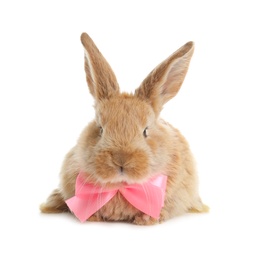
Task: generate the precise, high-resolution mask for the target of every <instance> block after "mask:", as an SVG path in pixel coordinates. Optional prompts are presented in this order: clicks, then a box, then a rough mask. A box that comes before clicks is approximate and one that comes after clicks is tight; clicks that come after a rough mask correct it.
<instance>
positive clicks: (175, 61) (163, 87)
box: [135, 42, 194, 114]
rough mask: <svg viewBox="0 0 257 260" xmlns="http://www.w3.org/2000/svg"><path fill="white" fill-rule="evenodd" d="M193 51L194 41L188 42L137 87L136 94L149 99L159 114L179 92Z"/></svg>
mask: <svg viewBox="0 0 257 260" xmlns="http://www.w3.org/2000/svg"><path fill="white" fill-rule="evenodd" d="M193 52H194V43H193V42H188V43H186V44H185V45H184V46H182V47H181V48H180V49H178V50H177V51H176V52H174V53H173V54H172V55H171V56H169V57H168V58H167V59H166V60H164V61H163V62H162V63H161V64H160V65H159V66H157V67H156V68H155V69H154V70H153V71H152V72H151V73H150V74H149V75H148V76H147V77H146V79H145V80H144V81H143V82H142V83H141V85H140V87H139V88H138V89H136V91H135V95H136V96H137V97H139V98H140V99H143V100H146V101H148V102H149V103H150V104H151V105H152V107H153V109H154V111H155V112H156V113H157V114H158V113H159V112H160V111H161V109H162V106H163V105H164V104H165V103H166V102H167V101H169V100H170V99H171V98H173V97H174V96H175V95H176V94H177V93H178V91H179V89H180V87H181V85H182V83H183V81H184V78H185V76H186V73H187V70H188V67H189V63H190V60H191V57H192V55H193Z"/></svg>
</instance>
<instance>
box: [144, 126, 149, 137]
mask: <svg viewBox="0 0 257 260" xmlns="http://www.w3.org/2000/svg"><path fill="white" fill-rule="evenodd" d="M147 129H148V127H146V128H145V130H144V132H143V135H144V137H147V136H148V131H147Z"/></svg>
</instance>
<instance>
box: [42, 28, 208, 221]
mask: <svg viewBox="0 0 257 260" xmlns="http://www.w3.org/2000/svg"><path fill="white" fill-rule="evenodd" d="M81 42H82V44H83V46H84V50H85V61H84V68H85V72H86V80H87V85H88V88H89V91H90V93H91V95H92V96H93V98H94V101H95V105H94V108H95V115H96V117H95V120H93V121H92V122H90V123H89V124H88V125H87V126H86V127H85V129H84V130H83V131H82V133H81V135H80V137H79V138H78V141H77V144H76V145H75V146H74V147H73V148H72V149H71V150H70V151H69V152H68V154H67V155H66V157H65V159H64V162H63V165H62V168H61V172H60V183H59V187H58V188H57V189H55V190H54V191H53V192H52V193H51V194H50V196H49V197H48V199H47V200H46V202H45V203H43V204H41V205H40V210H41V212H42V213H58V212H71V211H70V209H69V207H68V206H67V203H66V200H68V199H69V198H71V197H73V196H74V194H75V185H76V178H77V176H78V174H79V173H80V172H83V178H84V180H85V182H87V183H93V184H96V185H102V186H103V187H115V186H117V185H119V184H120V183H142V182H144V181H147V180H148V179H150V178H152V177H154V176H155V175H156V173H159V172H163V173H164V174H165V175H166V176H167V183H166V190H165V197H164V205H163V207H162V209H161V212H160V217H159V218H158V219H156V218H153V217H151V216H149V215H147V214H145V213H143V212H141V211H140V210H138V209H137V208H135V207H134V206H132V205H131V204H130V203H129V202H128V201H127V200H126V199H125V198H124V197H123V196H122V195H121V194H120V193H119V192H118V193H117V194H116V195H115V196H114V197H113V198H112V199H111V200H110V201H109V202H108V203H106V204H105V205H104V206H103V207H102V208H100V209H99V210H97V211H96V212H95V213H94V214H92V216H90V217H89V218H88V221H119V222H120V221H122V222H128V223H134V224H137V225H153V224H156V223H162V222H164V221H166V220H169V219H171V218H173V217H176V216H179V215H182V214H185V213H187V212H207V211H208V206H206V205H204V204H203V203H202V201H201V198H200V196H199V188H198V186H199V185H198V175H197V172H196V166H195V161H194V158H193V155H192V153H191V151H190V148H189V145H188V143H187V141H186V139H185V138H184V137H183V136H182V134H181V133H180V132H179V130H178V129H176V128H174V127H173V126H172V125H171V124H169V123H168V122H166V121H164V120H163V119H161V117H160V113H161V110H162V108H163V106H164V105H165V103H166V102H168V101H169V100H170V99H172V98H173V97H174V96H176V94H177V93H178V91H179V89H180V87H181V85H182V83H183V81H184V78H185V76H186V73H187V71H188V67H189V64H190V60H191V57H192V55H193V52H194V43H193V42H188V43H186V44H185V45H184V46H182V47H181V48H179V49H178V50H177V51H176V52H174V53H173V54H172V55H170V56H169V57H168V58H167V59H165V60H164V61H163V62H162V63H160V64H159V65H158V66H157V67H156V68H154V69H153V70H152V71H151V72H150V73H149V75H148V76H147V77H146V78H145V79H144V81H143V82H142V83H141V85H140V86H139V87H138V88H137V89H136V90H135V92H134V93H133V94H132V93H130V94H129V93H120V89H119V85H118V82H117V79H116V76H115V74H114V72H113V71H112V68H111V67H110V65H109V64H108V62H107V61H106V60H105V58H104V57H103V55H102V54H101V52H100V51H99V50H98V48H97V47H96V45H95V43H94V42H93V40H92V39H91V38H90V36H89V35H88V34H87V33H82V35H81Z"/></svg>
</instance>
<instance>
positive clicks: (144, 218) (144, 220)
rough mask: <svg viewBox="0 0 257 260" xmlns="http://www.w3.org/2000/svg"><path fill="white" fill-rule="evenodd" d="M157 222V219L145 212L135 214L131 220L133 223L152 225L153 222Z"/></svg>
mask: <svg viewBox="0 0 257 260" xmlns="http://www.w3.org/2000/svg"><path fill="white" fill-rule="evenodd" d="M158 223H159V220H158V219H154V218H152V217H150V216H149V215H146V214H141V215H137V216H135V219H134V221H133V224H136V225H145V226H149V225H154V224H158Z"/></svg>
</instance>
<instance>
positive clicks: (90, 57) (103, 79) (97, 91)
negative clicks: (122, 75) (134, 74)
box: [81, 33, 119, 101]
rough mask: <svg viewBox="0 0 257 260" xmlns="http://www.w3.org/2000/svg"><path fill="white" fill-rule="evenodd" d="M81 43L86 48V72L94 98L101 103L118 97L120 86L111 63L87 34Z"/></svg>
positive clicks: (83, 34)
mask: <svg viewBox="0 0 257 260" xmlns="http://www.w3.org/2000/svg"><path fill="white" fill-rule="evenodd" d="M81 42H82V44H83V46H84V48H85V72H86V76H87V84H88V87H89V90H90V93H91V94H92V96H93V97H94V98H95V100H96V101H99V100H102V99H108V98H110V97H112V96H114V95H117V94H118V93H119V84H118V82H117V79H116V76H115V74H114V72H113V70H112V68H111V66H110V65H109V63H108V62H107V61H106V59H105V58H104V56H103V55H102V53H101V52H100V51H99V50H98V48H97V47H96V45H95V43H94V42H93V40H92V39H91V38H90V37H89V35H88V34H87V33H82V35H81Z"/></svg>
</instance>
